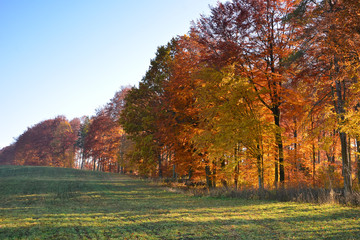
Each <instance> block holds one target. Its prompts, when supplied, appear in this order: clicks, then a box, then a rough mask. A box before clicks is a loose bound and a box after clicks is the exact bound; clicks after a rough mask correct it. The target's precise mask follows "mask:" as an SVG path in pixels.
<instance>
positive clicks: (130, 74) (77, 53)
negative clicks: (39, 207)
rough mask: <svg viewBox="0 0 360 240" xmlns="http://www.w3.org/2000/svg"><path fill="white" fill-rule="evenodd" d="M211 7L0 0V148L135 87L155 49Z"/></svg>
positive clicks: (192, 1) (181, 2) (204, 2)
mask: <svg viewBox="0 0 360 240" xmlns="http://www.w3.org/2000/svg"><path fill="white" fill-rule="evenodd" d="M216 3H217V0H136V1H135V0H31V1H30V0H0V107H1V109H0V111H1V112H0V149H1V148H2V147H5V146H7V145H9V144H11V143H12V142H14V138H16V137H18V136H19V135H20V134H22V133H23V132H24V131H25V130H26V129H27V128H28V127H30V126H32V125H34V124H36V123H38V122H40V121H43V120H46V119H49V118H54V117H56V116H58V115H65V116H66V117H67V118H68V119H72V118H74V117H81V116H84V115H88V116H91V115H93V114H94V113H95V109H96V108H98V107H100V106H102V105H104V104H105V103H107V102H108V101H109V100H110V99H111V98H112V97H113V95H114V93H115V92H116V91H117V90H119V89H120V87H121V86H127V85H131V86H133V85H137V83H138V82H139V81H140V80H141V78H142V76H143V75H144V74H145V72H146V70H147V69H148V67H149V63H150V59H151V58H153V57H154V56H155V52H156V49H157V47H158V46H160V45H164V44H166V43H167V42H168V41H169V40H170V39H171V38H172V37H175V36H177V35H183V34H186V33H187V32H188V30H189V28H190V22H191V21H192V20H196V19H198V18H199V17H200V14H209V12H210V11H209V5H215V4H216Z"/></svg>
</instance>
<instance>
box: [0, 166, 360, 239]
mask: <svg viewBox="0 0 360 240" xmlns="http://www.w3.org/2000/svg"><path fill="white" fill-rule="evenodd" d="M359 237H360V209H359V208H350V207H345V206H339V205H314V204H300V203H291V202H275V201H260V200H243V199H233V198H215V197H191V196H187V195H184V194H178V193H175V192H171V191H169V190H165V189H164V188H161V187H159V186H154V185H152V184H149V183H147V182H145V181H142V180H137V179H133V178H130V177H127V176H119V175H116V174H109V173H99V172H89V171H80V170H75V169H62V168H50V167H20V166H2V167H0V239H358V238H359Z"/></svg>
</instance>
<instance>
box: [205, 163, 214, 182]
mask: <svg viewBox="0 0 360 240" xmlns="http://www.w3.org/2000/svg"><path fill="white" fill-rule="evenodd" d="M205 176H206V185H207V187H208V188H212V187H213V184H212V179H211V171H210V166H209V165H206V166H205Z"/></svg>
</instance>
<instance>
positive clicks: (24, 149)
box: [0, 0, 360, 195]
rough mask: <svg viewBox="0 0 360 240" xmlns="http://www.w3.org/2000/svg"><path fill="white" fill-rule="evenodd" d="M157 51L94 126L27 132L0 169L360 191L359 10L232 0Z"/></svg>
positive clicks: (81, 123)
mask: <svg viewBox="0 0 360 240" xmlns="http://www.w3.org/2000/svg"><path fill="white" fill-rule="evenodd" d="M210 8H211V12H210V14H209V15H201V16H200V17H199V19H197V20H196V21H194V22H193V23H192V25H191V28H190V29H189V32H188V34H186V35H182V36H177V37H175V38H173V39H169V42H168V43H167V44H165V45H163V46H159V47H158V49H157V52H156V55H155V57H154V58H153V59H152V60H151V61H150V66H149V68H148V70H147V71H146V73H145V75H144V77H143V78H142V79H141V80H140V82H139V84H138V86H133V87H123V88H122V89H120V90H119V91H117V92H116V93H115V95H114V97H113V98H112V99H110V101H109V102H108V103H106V104H105V105H104V106H103V107H101V108H100V109H97V111H96V114H95V115H94V116H88V117H82V118H79V119H73V120H67V119H66V118H65V117H63V116H59V117H56V118H54V119H49V120H46V121H43V122H40V123H38V124H37V125H35V126H32V127H30V128H28V130H26V131H25V132H24V133H23V134H22V135H21V136H19V137H18V138H17V139H16V141H15V142H14V143H13V144H12V145H10V146H8V147H5V148H3V149H2V150H0V164H14V165H41V166H45V165H46V166H58V167H69V168H81V169H90V170H94V171H95V170H98V171H106V172H118V173H129V174H136V175H140V176H147V177H157V178H163V179H173V180H180V179H186V180H191V181H193V182H197V183H204V184H205V185H206V186H207V187H208V188H216V187H232V188H235V189H260V190H261V189H277V188H300V187H301V188H303V187H305V188H325V189H332V188H342V189H343V191H344V193H345V195H346V194H351V193H352V192H353V191H358V190H359V187H360V155H359V154H360V98H359V97H360V83H359V81H358V78H359V74H360V69H359V67H360V17H359V16H360V2H359V1H358V0H266V1H264V0H232V1H228V2H225V3H220V2H219V3H218V4H217V5H216V6H212V7H210Z"/></svg>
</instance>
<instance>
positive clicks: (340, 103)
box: [334, 58, 352, 195]
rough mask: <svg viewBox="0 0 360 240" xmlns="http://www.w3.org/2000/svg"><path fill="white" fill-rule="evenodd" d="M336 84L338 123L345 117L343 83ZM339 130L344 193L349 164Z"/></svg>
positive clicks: (348, 180) (347, 191)
mask: <svg viewBox="0 0 360 240" xmlns="http://www.w3.org/2000/svg"><path fill="white" fill-rule="evenodd" d="M334 62H335V68H336V69H337V60H336V58H335V60H334ZM335 85H336V100H335V101H334V105H335V110H336V113H337V115H338V117H339V121H340V125H341V124H342V122H343V121H344V118H345V116H344V115H345V83H344V82H343V81H338V80H337V81H335ZM339 132H340V134H339V135H340V142H341V158H342V175H343V178H344V192H345V195H348V194H350V193H351V185H352V184H351V165H350V161H349V155H348V145H347V136H346V133H345V132H343V131H342V130H340V131H339Z"/></svg>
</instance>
